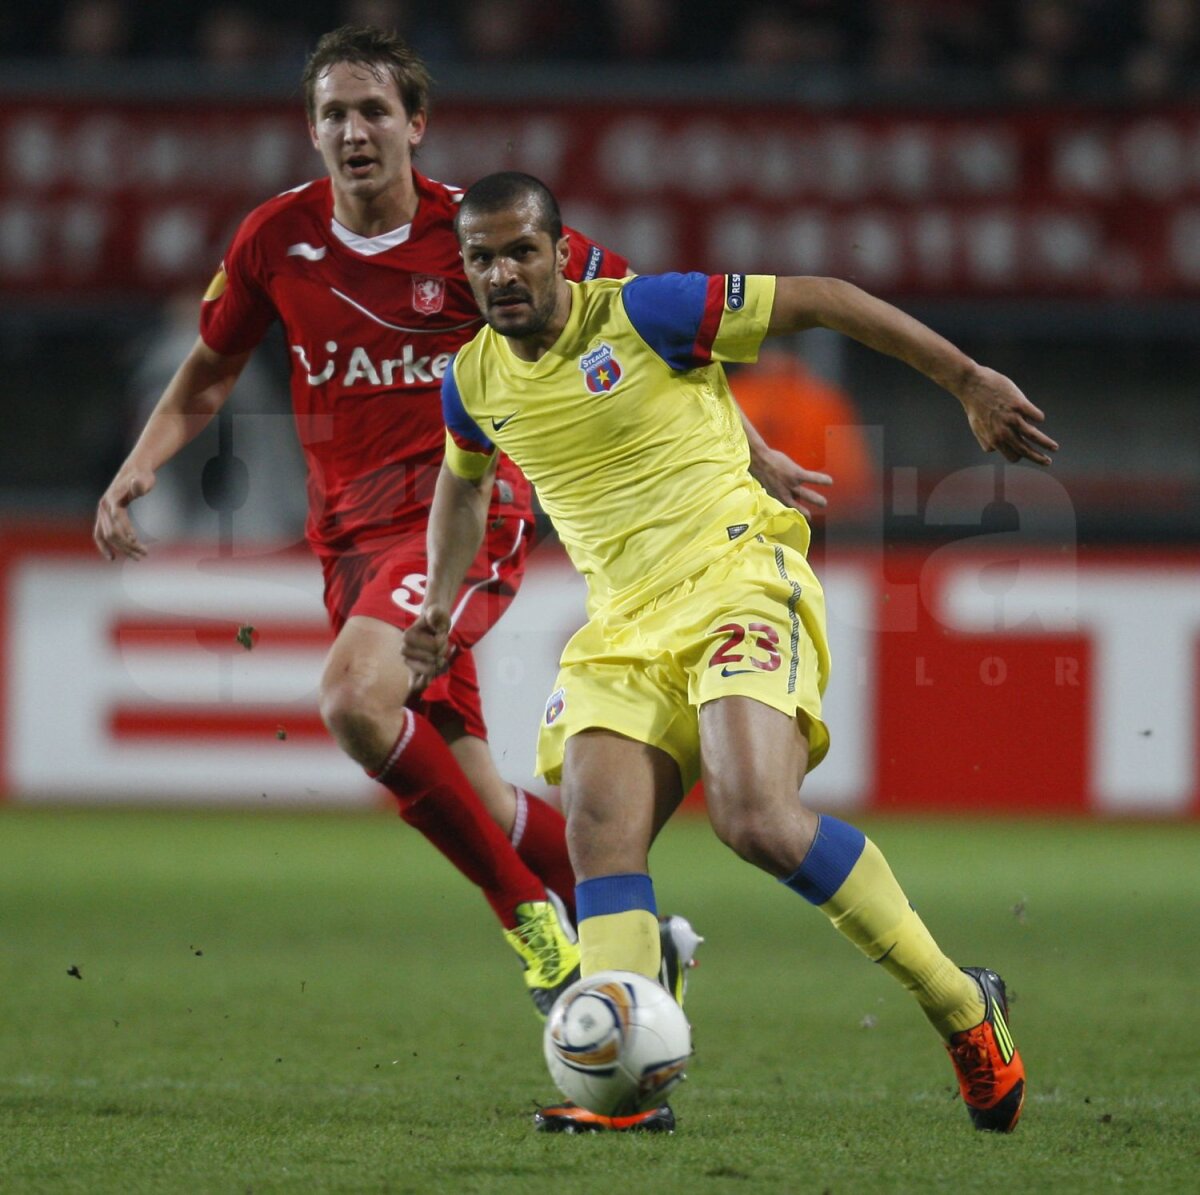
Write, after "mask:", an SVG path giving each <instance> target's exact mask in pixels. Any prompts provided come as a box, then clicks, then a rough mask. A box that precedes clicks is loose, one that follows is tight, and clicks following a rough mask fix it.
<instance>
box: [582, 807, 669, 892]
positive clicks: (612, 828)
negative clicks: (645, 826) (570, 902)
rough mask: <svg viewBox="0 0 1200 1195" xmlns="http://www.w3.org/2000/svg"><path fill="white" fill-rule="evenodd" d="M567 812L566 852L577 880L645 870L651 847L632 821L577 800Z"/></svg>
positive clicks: (609, 810)
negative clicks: (636, 830) (647, 855)
mask: <svg viewBox="0 0 1200 1195" xmlns="http://www.w3.org/2000/svg"><path fill="white" fill-rule="evenodd" d="M568 809H569V812H568V814H567V850H568V852H569V854H570V856H571V865H572V867H573V868H574V870H575V874H576V876H577V877H579V878H581V879H587V878H589V877H591V876H596V875H612V874H615V873H618V872H630V871H645V870H646V854H647V851H648V850H649V844H648V843H646V842H644V841H642V836H641V835H639V834H637V833H636V832H635V831H634V828H633V826H631V824H630V819H628V818H626V817H623V816H621V815H620V813H619V811H618V810H616V809H614V808H613V807H612V806H611V805H609V804H606V803H604V802H597V803H591V802H588V801H587V800H578V799H577V800H575V801H573V802H572V803H570V804H569V805H568Z"/></svg>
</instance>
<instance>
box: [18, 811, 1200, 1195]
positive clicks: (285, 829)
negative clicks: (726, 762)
mask: <svg viewBox="0 0 1200 1195" xmlns="http://www.w3.org/2000/svg"><path fill="white" fill-rule="evenodd" d="M866 828H867V830H868V832H870V833H871V834H872V835H873V836H874V837H875V839H876V840H877V841H878V842H879V843H880V845H881V846H882V847H883V849H884V851H885V853H886V854H887V855H888V857H889V860H890V861H891V863H892V866H893V868H894V870H895V871H896V872H897V874H898V876H899V877H900V879H901V882H902V883H903V884H904V885H905V887H906V888H907V890H908V893H909V896H910V897H911V898H912V900H913V901H914V903H915V904H916V905H917V907H918V908H919V909H920V910H921V912H922V913H923V915H924V916H925V918H926V921H927V922H928V923H929V925H930V926H931V927H932V928H933V930H934V933H935V934H936V935H937V936H938V937H939V939H940V940H941V942H942V943H943V945H944V946H945V947H946V949H947V950H948V951H949V952H950V953H951V954H952V955H953V956H954V957H955V958H957V959H958V960H959V961H960V962H963V963H986V964H988V965H991V966H994V967H996V968H997V969H999V970H1000V971H1001V972H1002V973H1003V974H1004V975H1005V976H1006V978H1007V979H1008V981H1009V984H1010V988H1011V989H1012V991H1013V993H1014V997H1015V999H1014V1004H1013V1008H1012V1016H1011V1022H1012V1025H1013V1028H1014V1031H1015V1034H1016V1037H1017V1041H1018V1043H1019V1044H1020V1046H1021V1049H1022V1053H1023V1054H1024V1057H1025V1062H1026V1066H1027V1069H1028V1071H1029V1076H1030V1079H1029V1084H1030V1094H1029V1098H1028V1100H1027V1103H1026V1109H1025V1116H1024V1119H1023V1122H1022V1124H1021V1126H1020V1128H1019V1129H1018V1131H1017V1132H1016V1133H1015V1134H1014V1135H1013V1136H1011V1137H994V1136H990V1135H985V1134H978V1133H975V1132H974V1131H973V1130H972V1129H971V1128H970V1126H969V1123H968V1121H967V1117H966V1114H965V1112H964V1110H963V1108H962V1107H961V1105H960V1104H959V1103H958V1102H957V1100H956V1093H955V1092H954V1090H953V1082H952V1075H951V1070H950V1066H949V1063H948V1061H947V1059H946V1057H945V1055H944V1052H943V1051H942V1049H941V1047H940V1046H939V1045H938V1043H937V1041H936V1039H935V1038H934V1036H933V1034H932V1031H931V1030H929V1029H928V1027H927V1026H926V1024H925V1022H924V1020H923V1018H922V1017H921V1016H920V1014H919V1013H918V1012H917V1010H916V1008H915V1006H913V1005H912V1004H911V1003H910V1001H909V999H908V997H907V996H906V995H905V994H904V993H903V992H902V991H901V990H900V989H899V988H898V987H897V986H896V985H895V984H894V983H893V981H891V980H890V979H889V978H888V977H887V976H886V975H884V974H882V973H881V972H879V971H878V970H877V969H874V968H872V967H871V966H870V965H869V964H868V963H866V962H865V961H864V960H862V959H861V958H860V957H859V956H858V954H857V953H856V952H855V951H854V950H853V948H852V947H850V946H849V945H848V944H847V943H846V942H844V941H842V940H841V939H840V938H839V937H838V936H837V935H836V934H835V933H834V932H833V931H832V930H831V929H830V928H829V926H828V924H827V923H826V922H825V919H824V918H823V917H822V916H821V915H820V914H819V913H817V912H815V911H814V910H812V909H810V908H809V907H808V906H807V905H805V904H804V903H803V902H802V901H800V900H799V899H798V898H797V897H795V896H793V895H792V894H791V893H789V892H787V891H786V890H785V889H783V888H782V887H781V886H779V885H777V884H775V883H773V882H772V881H771V880H770V879H768V878H767V877H765V876H761V875H759V874H757V873H755V872H753V871H752V870H751V869H750V868H749V867H747V866H745V865H744V864H740V863H738V862H737V861H736V860H735V859H734V858H733V857H732V856H731V855H730V854H729V853H728V852H726V851H725V850H724V849H723V848H722V847H720V846H719V844H717V842H716V841H715V839H714V838H713V837H712V835H711V833H710V831H709V830H708V827H707V824H706V823H705V822H704V821H703V820H702V819H698V818H690V819H682V820H677V821H676V822H675V823H673V824H672V825H670V826H669V827H668V828H667V831H666V833H665V834H664V836H663V839H662V840H661V841H660V843H659V845H658V846H657V847H656V848H655V858H654V869H655V873H656V878H657V886H658V893H659V899H660V904H661V906H662V907H663V908H664V909H669V910H672V911H676V910H677V911H680V912H684V913H686V914H687V915H689V916H690V917H691V918H692V919H693V921H694V922H695V924H696V926H697V928H698V929H699V930H700V931H701V932H702V933H704V934H705V935H706V936H707V939H708V941H707V944H706V945H705V946H704V948H703V949H702V951H701V966H700V967H699V968H698V969H697V970H696V971H694V972H693V982H692V985H691V990H690V995H689V1001H688V1011H689V1014H690V1016H691V1018H692V1021H693V1025H694V1029H695V1042H696V1057H695V1060H694V1064H693V1066H692V1068H691V1073H690V1078H689V1080H688V1082H687V1083H686V1084H685V1085H684V1087H683V1088H682V1089H681V1090H680V1092H679V1093H678V1097H677V1099H676V1100H675V1107H676V1110H677V1113H678V1115H679V1131H678V1133H676V1134H675V1136H673V1137H669V1138H665V1137H664V1138H658V1137H633V1136H621V1137H616V1136H613V1137H606V1138H592V1137H574V1138H572V1137H545V1136H541V1135H537V1134H535V1133H534V1132H533V1131H532V1128H531V1124H530V1113H531V1112H532V1109H533V1106H534V1101H535V1100H538V1099H541V1100H543V1101H544V1100H548V1099H550V1098H551V1097H552V1094H553V1093H552V1091H551V1089H550V1086H549V1083H548V1080H547V1077H546V1074H545V1070H544V1067H543V1063H542V1060H541V1048H540V1025H539V1024H538V1022H537V1021H536V1019H535V1017H534V1015H533V1012H532V1006H531V1005H530V1003H529V1001H528V999H527V997H526V996H525V994H524V990H523V987H522V984H521V980H520V977H519V968H518V965H517V961H516V958H515V956H513V955H512V954H511V952H510V951H509V949H508V947H507V946H506V945H505V944H504V942H503V941H502V939H501V937H500V934H499V932H498V930H497V928H496V926H495V924H494V922H493V921H492V918H491V915H490V913H489V911H488V909H487V907H486V905H485V904H484V902H483V901H482V899H481V898H480V897H479V896H478V895H477V894H476V893H475V892H473V891H472V890H471V889H469V888H468V886H467V885H466V884H465V883H464V882H463V881H462V880H461V879H459V877H457V876H456V875H455V874H454V873H453V872H452V871H451V870H450V868H449V867H448V865H446V864H445V863H444V862H443V861H442V860H441V859H440V858H439V857H438V856H436V855H435V854H434V852H433V851H432V850H431V849H430V848H429V847H428V846H426V844H425V843H424V842H422V841H421V840H420V839H419V838H418V837H417V836H416V835H415V834H414V833H413V832H412V831H410V830H408V829H407V828H406V827H404V826H403V825H402V824H401V823H399V821H398V820H397V819H395V818H393V817H390V816H388V815H385V814H379V815H334V814H326V815H312V814H306V815H300V814H282V813H281V814H269V813H264V814H261V815H257V814H241V815H238V814H230V813H216V812H209V813H172V812H137V811H81V810H66V811H62V810H58V811H55V810H37V811H34V810H22V809H14V808H10V809H0V1190H3V1191H4V1192H26V1191H37V1192H42V1191H44V1192H55V1193H58V1192H87V1193H89V1195H90V1193H93V1192H107V1191H114V1192H123V1193H129V1192H160V1191H161V1192H173V1191H188V1192H291V1191H295V1192H320V1191H379V1192H384V1191H388V1192H414V1193H421V1195H424V1193H426V1192H443V1191H444V1192H456V1193H459V1192H479V1193H482V1195H493V1193H500V1195H506V1193H509V1192H511V1193H514V1195H515V1193H518V1192H519V1193H521V1195H528V1193H532V1192H563V1193H570V1195H576V1193H592V1192H595V1193H596V1195H611V1193H612V1192H617V1191H631V1192H632V1191H639V1192H640V1191H646V1192H665V1193H668V1195H669V1193H672V1192H687V1195H705V1193H708V1192H714V1193H716V1192H720V1193H726V1192H746V1193H748V1195H750V1193H757V1192H826V1191H828V1192H837V1193H840V1192H845V1193H846V1195H857V1193H859V1192H877V1191H878V1192H905V1191H912V1192H921V1193H928V1192H937V1191H947V1192H949V1191H954V1192H960V1191H963V1190H967V1189H969V1188H975V1189H981V1190H1003V1191H1020V1192H1041V1191H1046V1192H1075V1191H1079V1192H1084V1191H1089V1192H1091V1191H1116V1190H1122V1191H1147V1192H1170V1191H1180V1192H1183V1191H1192V1190H1195V1189H1197V1186H1198V1185H1200V1142H1198V1139H1197V1126H1198V1125H1200V1090H1198V1089H1200V1083H1198V1079H1197V1076H1200V1032H1198V1031H1197V1019H1196V1012H1195V1007H1194V1005H1195V992H1196V987H1197V961H1196V946H1197V937H1198V929H1197V927H1198V926H1200V880H1198V879H1197V874H1198V871H1197V858H1198V853H1197V847H1198V846H1200V832H1198V827H1197V826H1196V825H1195V824H1185V825H1103V824H1094V823H1085V822H1076V823H1056V822H1035V821H1021V822H955V821H946V820H937V821H928V822H914V821H891V820H882V819H881V820H876V821H873V822H870V823H867V825H866Z"/></svg>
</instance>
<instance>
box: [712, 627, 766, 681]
mask: <svg viewBox="0 0 1200 1195" xmlns="http://www.w3.org/2000/svg"><path fill="white" fill-rule="evenodd" d="M717 633H718V634H721V635H724V636H725V640H724V642H722V643H721V645H720V646H719V647H718V648H717V650H716V651H715V652H713V654H712V659H711V660H709V661H708V666H709V667H710V668H720V669H721V675H722V676H737V675H738V674H739V673H743V672H754V671H755V670H757V671H759V672H774V671H775V669H776V668H778V667H779V664H780V655H779V632H778V631H776V630H775V628H774V627H773V626H771V625H770V624H769V623H765V622H751V623H747V624H746V625H745V626H743V625H742V624H741V623H738V622H727V623H725V625H724V626H720V627H717ZM742 647H745V648H746V649H747V650H746V651H739V650H738V649H739V648H742Z"/></svg>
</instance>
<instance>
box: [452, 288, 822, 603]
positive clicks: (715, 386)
mask: <svg viewBox="0 0 1200 1195" xmlns="http://www.w3.org/2000/svg"><path fill="white" fill-rule="evenodd" d="M568 286H569V287H570V292H571V313H570V317H569V318H568V320H567V323H566V326H565V327H564V328H563V330H562V333H561V335H560V336H559V337H558V339H557V340H556V341H555V343H554V345H553V346H552V347H551V348H550V349H549V350H548V351H547V352H546V353H545V354H544V355H543V356H542V357H541V358H539V359H538V360H537V361H524V360H522V359H521V358H519V357H518V356H517V355H516V354H515V353H514V352H513V350H512V348H511V346H510V345H509V343H508V341H507V339H506V338H505V337H504V336H502V335H500V334H499V333H497V332H496V331H494V330H493V329H492V328H490V327H485V328H483V329H481V330H480V332H479V333H478V334H477V335H476V336H475V338H474V339H473V340H471V341H470V342H469V343H468V344H466V345H464V346H463V347H462V348H461V349H460V350H459V351H458V354H457V355H456V356H455V358H454V361H453V363H452V365H451V367H450V368H449V369H447V371H446V374H445V377H444V379H443V383H442V407H443V414H444V417H445V421H446V426H447V436H446V463H447V465H448V467H449V468H450V469H451V470H452V471H453V472H454V473H456V474H457V475H459V476H461V477H466V478H471V479H478V478H479V477H480V476H482V475H483V473H484V471H485V470H486V468H487V465H488V462H489V461H490V459H491V457H492V456H493V455H494V454H495V453H496V452H497V451H503V452H504V453H506V454H507V455H508V456H509V457H511V458H512V460H513V461H514V462H515V463H516V464H517V466H518V467H519V468H520V469H521V470H522V471H523V472H524V473H525V475H526V477H528V478H529V480H530V481H531V482H532V483H533V484H534V486H535V487H536V489H537V492H538V497H539V499H540V501H541V503H542V506H543V508H544V509H545V511H546V513H547V514H548V515H549V517H550V519H551V521H552V522H553V524H554V527H555V529H556V530H557V532H558V535H559V538H560V539H561V540H562V543H563V546H564V547H565V548H566V551H567V553H568V555H569V556H570V558H571V561H572V563H573V564H574V565H575V567H576V568H577V569H578V570H579V572H580V573H581V574H583V576H584V577H585V578H586V580H587V583H588V593H589V600H588V609H589V614H594V613H596V612H597V611H598V610H601V609H607V610H610V611H612V612H614V613H618V612H622V611H628V610H632V609H635V608H636V607H638V606H640V605H642V604H643V603H644V602H647V601H649V600H650V599H651V598H653V597H654V596H656V595H657V594H659V593H661V592H663V591H664V590H665V589H667V588H669V587H670V586H672V585H674V584H676V583H677V582H678V581H680V580H682V579H683V578H684V577H687V576H690V575H691V574H693V573H695V572H697V571H699V570H700V569H702V568H704V567H706V566H707V565H708V564H710V563H711V562H712V561H713V560H715V559H717V558H718V557H719V556H721V555H722V554H723V553H724V552H726V551H728V550H729V549H730V548H731V547H733V546H734V544H736V542H737V541H738V540H739V539H741V537H742V536H743V535H752V534H755V533H756V532H757V531H758V530H759V528H760V527H761V526H762V525H763V524H764V523H765V522H766V521H767V520H768V519H769V518H771V517H772V516H774V515H777V514H779V513H780V512H782V511H784V510H785V508H784V507H783V506H782V505H781V504H780V503H778V502H776V501H775V500H774V499H773V498H771V497H769V496H768V495H767V493H766V491H765V490H763V488H762V487H761V486H760V485H759V483H758V482H757V481H755V480H754V479H753V478H752V477H751V476H750V472H749V464H750V455H749V446H748V444H747V442H746V436H745V433H744V432H743V430H742V424H741V419H740V416H739V413H738V409H737V407H736V405H735V403H734V400H733V396H732V394H731V392H730V388H729V384H728V382H727V381H726V378H725V371H724V370H723V369H722V368H721V365H720V362H722V361H753V360H755V359H756V357H757V355H758V350H759V346H760V344H761V343H762V340H763V337H764V336H765V335H766V332H767V327H768V324H769V321H770V316H771V308H772V305H773V302H774V297H775V279H774V278H773V277H770V276H762V275H744V274H728V275H722V274H718V275H711V276H710V275H705V274H663V275H644V276H641V277H637V278H625V279H597V280H595V281H592V282H583V283H568ZM796 521H797V523H798V524H802V525H803V531H802V534H803V536H804V537H805V538H804V547H807V524H804V521H803V520H802V519H798V520H796Z"/></svg>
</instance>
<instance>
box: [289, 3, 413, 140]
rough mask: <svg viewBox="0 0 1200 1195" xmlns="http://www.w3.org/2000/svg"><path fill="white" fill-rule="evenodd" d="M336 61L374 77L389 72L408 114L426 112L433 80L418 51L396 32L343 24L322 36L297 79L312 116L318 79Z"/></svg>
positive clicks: (309, 114)
mask: <svg viewBox="0 0 1200 1195" xmlns="http://www.w3.org/2000/svg"><path fill="white" fill-rule="evenodd" d="M339 62H351V63H354V64H355V65H356V66H365V67H366V68H367V69H368V70H370V71H371V72H372V73H373V74H375V75H376V76H380V75H381V74H382V73H383V72H385V71H386V72H387V73H388V74H389V75H391V77H392V80H393V81H394V82H395V84H396V91H397V92H398V93H399V95H400V99H401V101H402V102H403V104H404V110H405V112H406V113H408V115H409V117H413V116H415V115H416V114H417V113H418V112H428V111H429V88H430V86H431V84H432V82H433V80H432V79H431V78H430V76H429V69H428V67H426V65H425V63H424V62H422V61H421V59H420V57H419V56H418V55H417V53H416V52H415V51H414V50H413V49H412V48H411V47H410V46H409V45H408V43H407V42H405V41H404V40H403V39H402V38H400V37H398V36H397V35H396V34H395V33H391V32H389V31H387V30H385V29H374V28H372V27H370V26H367V25H342V26H341V27H340V28H339V29H334V30H332V31H331V32H329V33H326V34H324V35H322V37H321V40H320V41H318V42H317V45H316V48H315V49H314V50H313V52H312V53H311V54H310V55H309V56H308V61H307V62H306V63H305V64H304V74H303V75H301V76H300V81H301V83H302V84H303V86H304V107H305V110H306V111H307V112H308V117H309V119H310V120H312V119H314V118H315V116H316V112H315V111H314V107H315V101H316V90H317V81H318V80H319V79H320V78H321V76H322V75H324V74H325V72H326V71H328V70H329V69H330V68H331V67H334V66H337V64H338V63H339Z"/></svg>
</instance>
